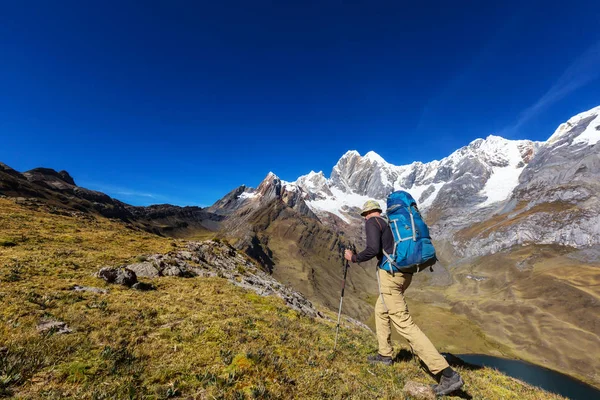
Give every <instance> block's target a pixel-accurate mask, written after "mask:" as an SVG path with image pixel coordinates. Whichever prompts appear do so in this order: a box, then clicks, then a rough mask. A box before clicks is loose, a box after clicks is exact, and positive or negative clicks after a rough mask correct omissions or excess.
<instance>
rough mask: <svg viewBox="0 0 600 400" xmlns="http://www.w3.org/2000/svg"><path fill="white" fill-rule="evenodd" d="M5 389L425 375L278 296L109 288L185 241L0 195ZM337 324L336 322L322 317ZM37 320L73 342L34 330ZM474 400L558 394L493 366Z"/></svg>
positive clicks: (304, 384)
mask: <svg viewBox="0 0 600 400" xmlns="http://www.w3.org/2000/svg"><path fill="white" fill-rule="evenodd" d="M0 241H1V243H3V245H2V246H1V247H0V348H2V347H5V348H4V349H0V391H3V392H4V394H5V395H6V394H8V393H10V392H13V394H14V395H15V397H17V398H48V399H51V398H56V399H58V398H98V399H99V398H142V397H144V398H169V397H178V396H182V397H184V398H217V399H218V398H223V399H229V398H231V399H241V398H269V397H270V398H285V399H287V398H302V399H306V398H308V399H311V398H357V399H360V398H365V399H366V398H369V399H371V398H395V399H402V398H403V395H402V394H401V388H402V387H403V385H404V383H405V381H407V380H409V379H411V380H417V381H421V382H426V383H432V382H433V380H432V378H431V377H429V376H428V375H427V374H426V373H424V372H423V371H422V370H421V369H419V368H418V366H417V365H416V364H415V363H414V362H402V363H398V364H396V365H394V366H393V367H391V368H385V367H381V366H376V367H372V366H369V365H368V364H366V363H365V362H364V357H365V356H366V355H367V354H368V353H370V352H372V351H374V350H375V340H374V337H373V335H372V334H371V333H369V332H366V331H362V330H358V329H356V328H350V327H344V329H343V330H342V334H341V340H340V346H339V353H338V355H337V356H336V357H332V352H331V349H332V347H333V336H334V334H333V333H334V325H333V323H331V322H322V321H313V320H310V319H308V318H306V317H303V316H300V315H298V314H297V313H296V312H294V311H291V310H290V309H288V308H287V307H285V306H284V305H283V303H282V301H281V300H279V299H278V298H274V297H267V298H263V297H258V296H256V295H255V294H253V293H249V292H247V291H244V290H242V289H240V288H237V287H235V286H233V285H230V284H228V283H226V282H225V281H224V280H221V279H219V278H211V279H205V278H194V279H180V278H161V279H158V280H155V283H156V284H157V286H158V290H157V291H154V292H137V291H133V290H129V289H124V288H121V287H115V286H111V287H110V293H108V294H105V295H103V294H95V293H87V292H84V293H74V292H71V291H69V290H66V289H67V288H68V287H70V286H71V285H73V284H81V285H93V286H103V284H102V282H101V281H100V280H98V279H96V278H94V277H93V276H92V273H93V272H95V271H96V270H97V269H98V268H99V266H101V265H104V264H111V265H113V264H119V263H121V262H125V261H128V260H131V259H134V258H135V257H136V256H137V255H140V254H143V253H151V252H158V251H163V252H164V251H167V250H169V249H171V248H172V247H173V246H179V245H181V244H182V243H181V242H179V241H172V240H167V239H163V238H159V237H154V236H151V235H148V234H145V233H141V232H136V231H131V230H128V229H126V228H124V227H123V226H121V225H119V224H117V223H113V222H109V221H107V220H105V219H100V218H99V219H97V220H87V219H83V218H76V217H69V216H58V215H51V214H47V213H43V212H38V211H31V210H26V209H24V208H22V207H20V206H16V205H15V204H14V203H13V202H12V201H10V200H6V199H0ZM330 315H331V314H330ZM44 317H54V318H56V319H59V320H62V321H65V322H67V323H68V324H69V326H70V327H71V328H72V329H74V332H73V333H71V334H69V335H56V334H50V335H46V336H41V335H40V334H39V333H37V332H36V329H35V326H36V324H37V322H38V321H39V320H40V319H41V318H44ZM461 373H462V374H463V375H464V376H465V380H466V381H467V385H466V387H465V391H466V392H467V393H468V394H470V395H471V396H473V398H477V399H482V398H487V399H499V398H503V399H554V398H556V399H558V398H559V397H557V396H554V395H550V394H547V393H545V392H543V391H540V390H538V389H534V388H531V387H529V386H527V385H524V384H522V383H520V382H518V381H516V380H513V379H511V378H508V377H506V376H504V375H501V374H499V373H497V372H495V371H493V370H489V369H480V370H466V369H465V370H462V371H461Z"/></svg>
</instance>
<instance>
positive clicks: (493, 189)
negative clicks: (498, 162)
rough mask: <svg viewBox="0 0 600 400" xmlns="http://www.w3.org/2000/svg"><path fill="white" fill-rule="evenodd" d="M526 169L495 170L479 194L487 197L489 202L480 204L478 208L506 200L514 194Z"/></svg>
mask: <svg viewBox="0 0 600 400" xmlns="http://www.w3.org/2000/svg"><path fill="white" fill-rule="evenodd" d="M523 169H524V167H522V168H516V167H515V166H514V165H509V166H508V167H502V168H494V170H493V172H492V175H491V176H490V178H489V179H488V181H487V182H486V183H485V186H484V187H483V189H482V190H481V192H479V194H481V195H483V196H486V197H487V200H485V201H484V202H483V203H480V204H479V205H478V207H485V206H487V205H490V204H493V203H496V202H498V201H502V200H506V199H507V198H508V197H509V196H510V195H511V193H512V191H513V189H514V188H515V187H517V185H518V184H519V176H520V175H521V172H523Z"/></svg>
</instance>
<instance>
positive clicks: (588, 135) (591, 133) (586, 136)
mask: <svg viewBox="0 0 600 400" xmlns="http://www.w3.org/2000/svg"><path fill="white" fill-rule="evenodd" d="M597 127H598V129H600V118H599V117H596V118H594V119H593V120H592V121H591V122H590V123H589V125H588V126H587V128H586V129H585V131H583V132H581V134H579V136H577V137H576V138H575V140H573V144H577V143H583V144H587V145H588V146H592V145H594V144H596V143H598V142H599V141H600V130H598V129H596V128H597Z"/></svg>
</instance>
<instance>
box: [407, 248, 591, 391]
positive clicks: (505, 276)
mask: <svg viewBox="0 0 600 400" xmlns="http://www.w3.org/2000/svg"><path fill="white" fill-rule="evenodd" d="M566 252H568V250H566V249H565V248H562V247H558V246H526V247H517V248H514V249H512V250H511V251H507V252H503V253H497V254H494V255H490V256H486V257H482V258H479V259H477V260H475V261H473V262H472V263H469V264H465V265H460V266H458V267H456V268H455V269H454V270H453V276H454V279H455V284H454V285H452V286H450V287H448V288H446V289H443V290H439V289H435V288H428V287H423V288H421V289H420V294H418V296H419V298H421V299H427V298H431V297H434V296H439V295H440V292H441V294H442V295H443V300H442V301H440V303H445V304H452V305H453V307H452V309H451V311H452V313H456V314H459V315H463V316H466V317H467V318H468V320H469V321H471V322H472V323H476V324H477V326H478V327H479V328H480V329H481V330H482V331H483V333H484V337H485V338H487V339H488V340H489V341H493V342H495V343H498V344H499V350H500V351H501V352H502V353H504V354H506V355H512V356H515V357H518V358H521V359H524V360H527V361H530V362H533V363H535V364H539V365H543V366H545V367H548V368H551V369H555V370H558V371H560V372H562V373H565V374H567V375H571V376H574V377H576V378H578V379H581V380H583V381H585V382H588V383H590V384H593V385H595V386H599V385H600V375H598V373H597V371H600V362H599V360H600V358H599V357H598V356H599V355H600V354H599V353H598V349H599V348H600V331H599V327H598V321H600V308H598V306H597V304H598V302H599V301H600V277H599V275H598V267H599V265H598V264H595V265H594V264H585V263H582V262H578V261H576V260H573V259H571V258H569V257H566V256H565V253H566ZM517 266H520V268H517ZM467 275H471V276H477V277H483V278H485V280H483V281H475V280H473V279H469V278H467ZM409 290H410V289H409ZM450 320H451V318H450ZM442 343H443V341H442ZM485 353H487V354H494V353H493V352H490V351H486V352H485Z"/></svg>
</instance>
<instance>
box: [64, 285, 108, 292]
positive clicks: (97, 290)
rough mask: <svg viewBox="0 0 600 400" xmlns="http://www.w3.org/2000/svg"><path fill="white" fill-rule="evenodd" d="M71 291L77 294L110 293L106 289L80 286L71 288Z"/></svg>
mask: <svg viewBox="0 0 600 400" xmlns="http://www.w3.org/2000/svg"><path fill="white" fill-rule="evenodd" d="M71 290H74V291H76V292H92V293H101V294H106V293H108V290H106V289H100V288H97V287H91V286H79V285H75V286H73V287H72V288H71Z"/></svg>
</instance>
